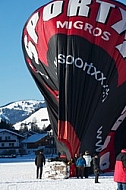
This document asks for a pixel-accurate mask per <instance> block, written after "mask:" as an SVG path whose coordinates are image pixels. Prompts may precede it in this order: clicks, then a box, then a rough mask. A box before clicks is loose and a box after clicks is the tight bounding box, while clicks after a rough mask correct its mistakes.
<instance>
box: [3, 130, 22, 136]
mask: <svg viewBox="0 0 126 190" xmlns="http://www.w3.org/2000/svg"><path fill="white" fill-rule="evenodd" d="M2 132H7V133H11V134H13V135H16V136H19V137H23V138H24V136H22V135H20V134H18V133H16V132H13V131H10V130H8V129H0V133H2Z"/></svg>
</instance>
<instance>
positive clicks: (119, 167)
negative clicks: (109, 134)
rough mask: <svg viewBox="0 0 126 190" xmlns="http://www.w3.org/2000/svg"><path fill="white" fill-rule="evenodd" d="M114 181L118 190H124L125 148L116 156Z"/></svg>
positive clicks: (125, 187) (125, 174)
mask: <svg viewBox="0 0 126 190" xmlns="http://www.w3.org/2000/svg"><path fill="white" fill-rule="evenodd" d="M114 181H115V182H117V187H118V190H126V149H122V150H121V152H120V153H119V154H118V155H117V157H116V162H115V170H114Z"/></svg>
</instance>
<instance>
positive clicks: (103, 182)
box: [0, 159, 117, 190]
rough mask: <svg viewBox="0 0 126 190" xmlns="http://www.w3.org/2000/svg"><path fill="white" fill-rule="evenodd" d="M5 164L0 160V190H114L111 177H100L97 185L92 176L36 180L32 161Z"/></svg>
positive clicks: (114, 184)
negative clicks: (86, 177)
mask: <svg viewBox="0 0 126 190" xmlns="http://www.w3.org/2000/svg"><path fill="white" fill-rule="evenodd" d="M14 160H15V159H12V162H11V163H7V160H6V159H5V162H4V163H3V161H4V160H2V159H0V190H95V189H96V190H116V189H117V188H116V186H117V185H116V183H115V182H114V181H113V175H107V174H106V175H105V174H104V175H101V176H100V178H99V182H100V183H98V184H95V183H94V176H90V177H89V178H88V179H76V178H69V179H47V178H43V179H36V167H35V165H34V160H31V161H29V162H28V161H23V162H14Z"/></svg>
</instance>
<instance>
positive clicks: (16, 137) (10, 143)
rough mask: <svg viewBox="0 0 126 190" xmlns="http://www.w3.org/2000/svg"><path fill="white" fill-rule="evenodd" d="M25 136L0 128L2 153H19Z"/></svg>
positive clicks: (0, 152)
mask: <svg viewBox="0 0 126 190" xmlns="http://www.w3.org/2000/svg"><path fill="white" fill-rule="evenodd" d="M23 139H24V137H23V136H22V135H20V134H18V133H16V132H14V131H11V130H7V129H0V154H1V155H9V154H14V153H15V154H19V151H20V147H21V141H22V140H23Z"/></svg>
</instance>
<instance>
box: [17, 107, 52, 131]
mask: <svg viewBox="0 0 126 190" xmlns="http://www.w3.org/2000/svg"><path fill="white" fill-rule="evenodd" d="M34 120H36V124H37V125H38V126H39V128H40V129H43V128H44V127H45V128H46V127H47V126H48V125H49V124H50V120H49V116H48V112H47V108H40V109H39V110H38V111H36V112H35V113H33V114H32V115H31V116H29V117H28V118H27V119H25V120H23V122H22V121H21V122H18V123H16V124H15V125H14V127H15V129H16V130H19V129H20V127H21V123H26V124H29V125H27V127H28V129H30V128H31V126H30V123H31V122H33V121H34Z"/></svg>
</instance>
